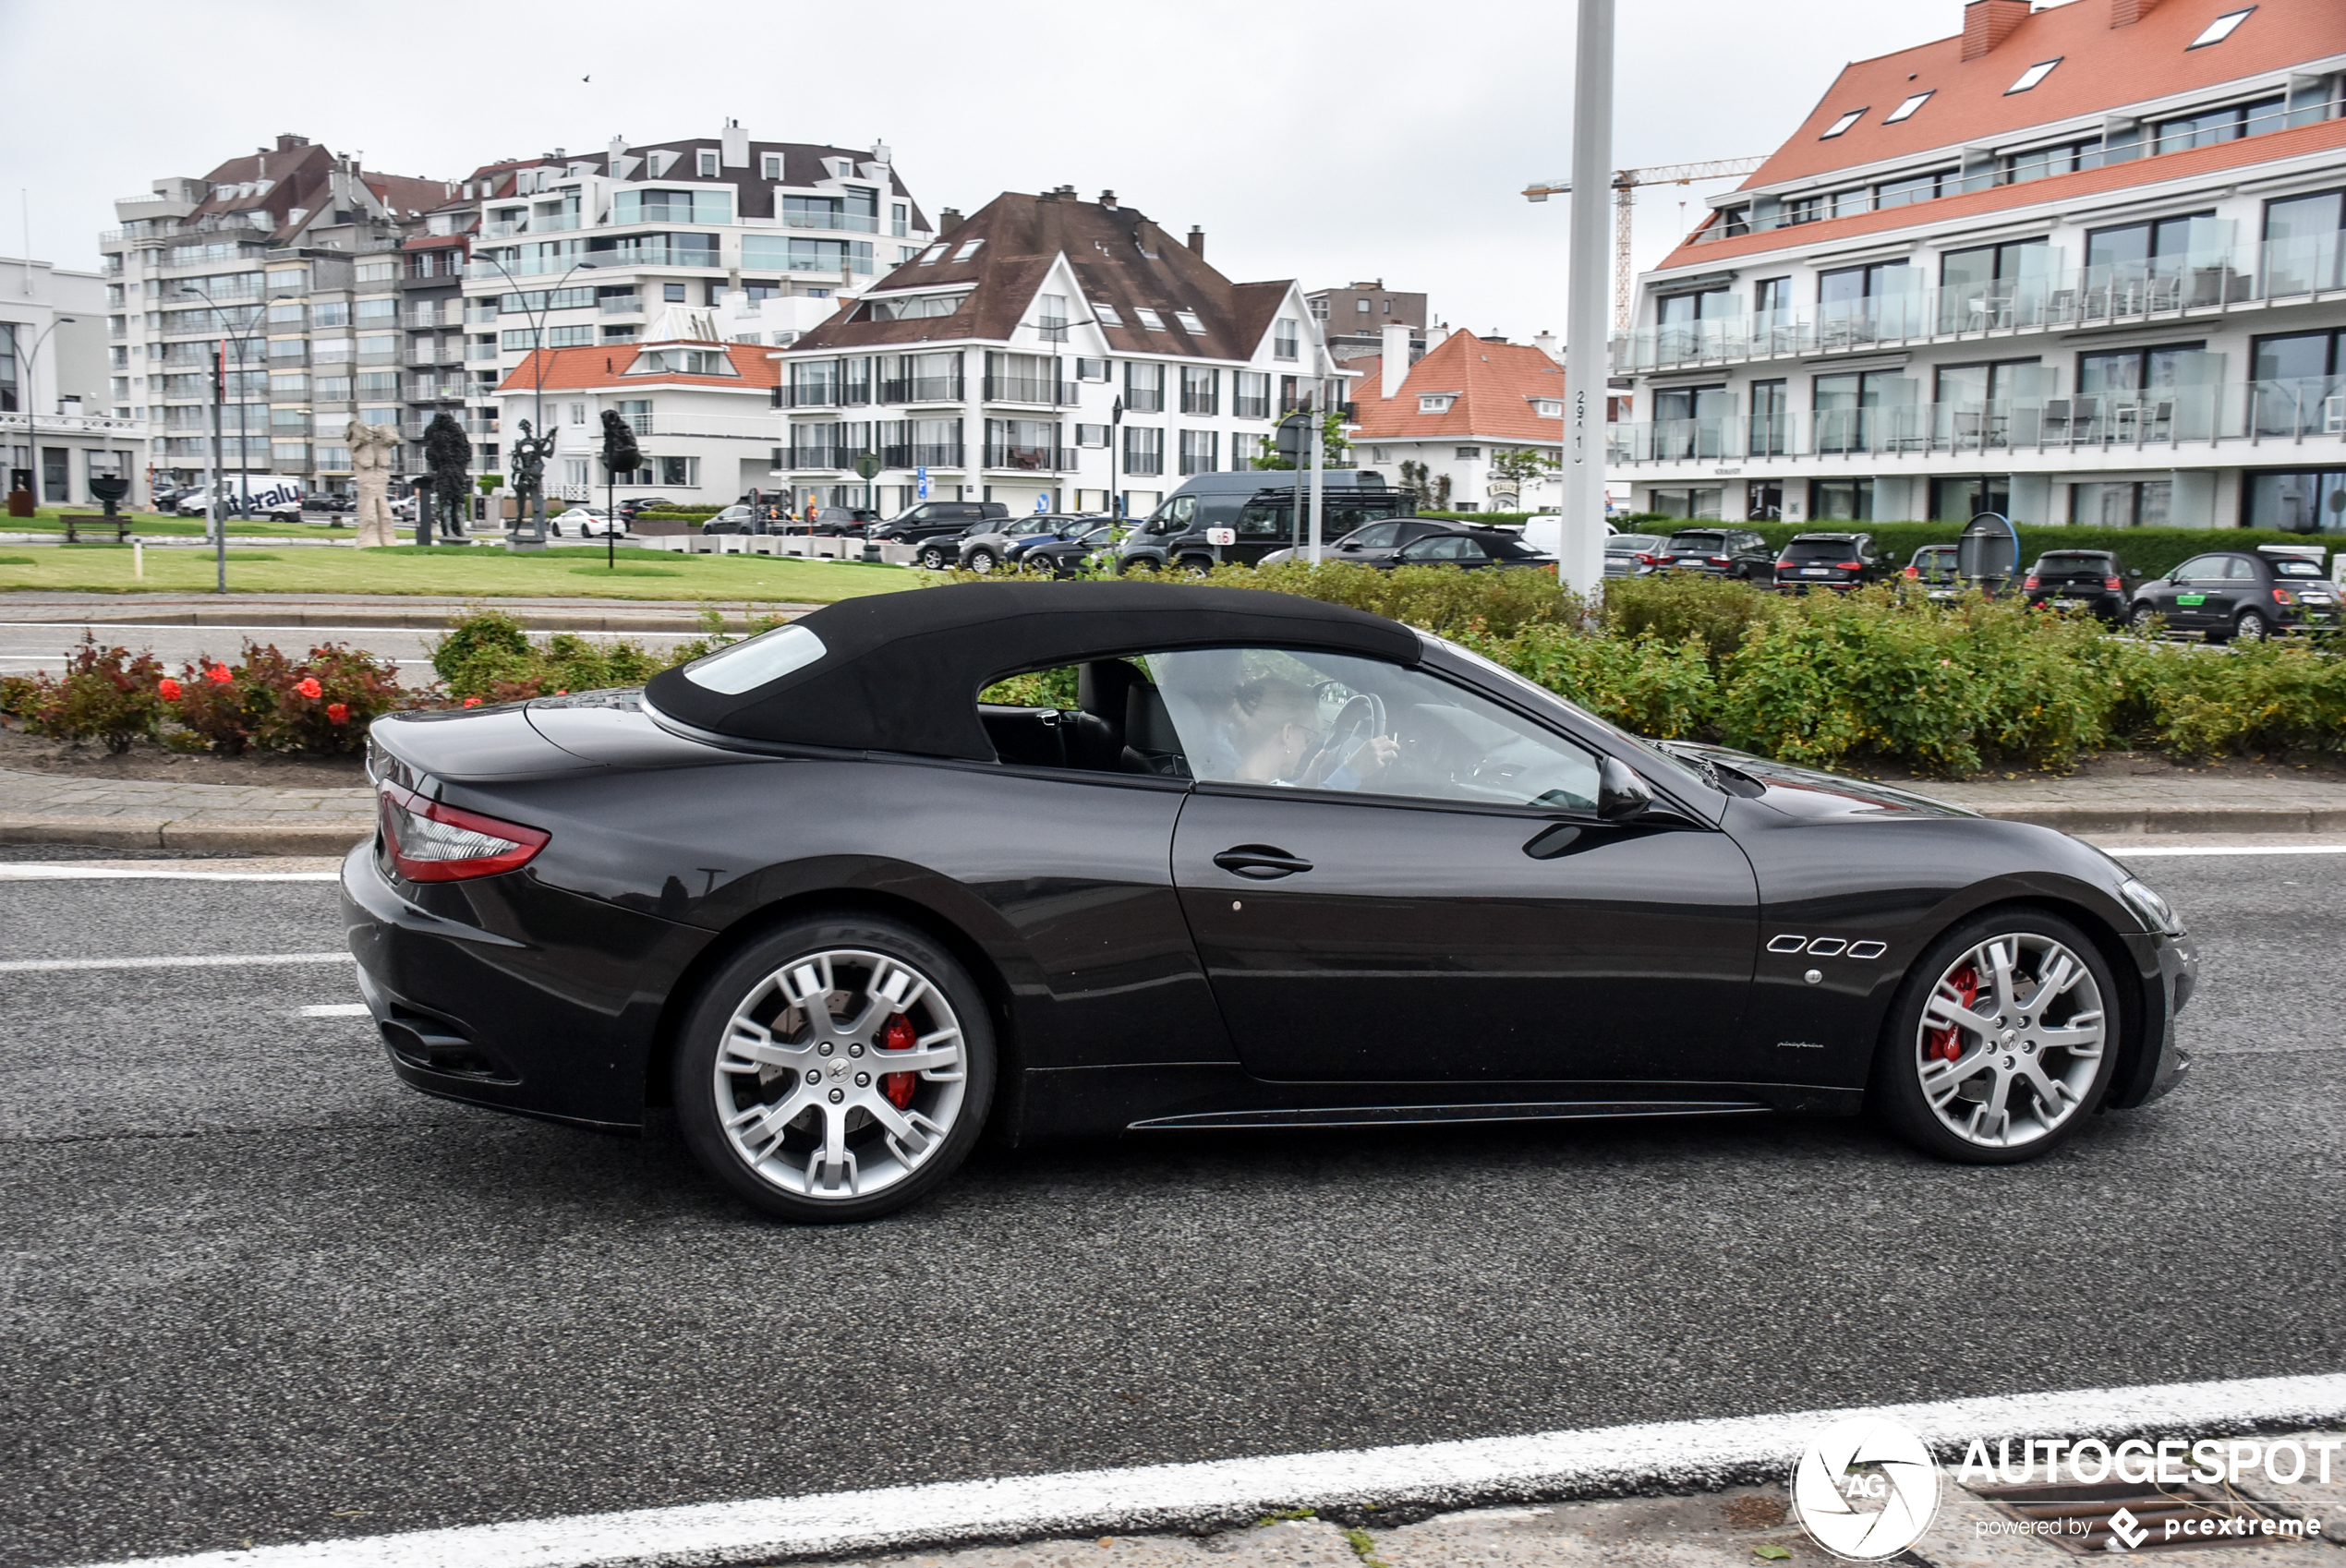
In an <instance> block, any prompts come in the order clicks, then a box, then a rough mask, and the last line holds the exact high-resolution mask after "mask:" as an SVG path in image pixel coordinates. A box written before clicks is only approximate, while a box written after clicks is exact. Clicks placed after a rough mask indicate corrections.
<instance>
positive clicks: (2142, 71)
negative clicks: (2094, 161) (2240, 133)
mask: <svg viewBox="0 0 2346 1568" xmlns="http://www.w3.org/2000/svg"><path fill="white" fill-rule="evenodd" d="M2252 3H2254V4H2255V13H2254V14H2253V15H2251V16H2250V17H2249V18H2248V19H2247V20H2246V21H2244V22H2243V23H2241V24H2240V26H2239V27H2237V28H2235V29H2234V30H2232V33H2231V36H2230V37H2229V38H2227V39H2225V40H2224V41H2223V42H2221V43H2216V44H2210V45H2208V46H2207V47H2206V48H2203V49H2194V48H2192V47H2191V42H2192V40H2193V39H2195V38H2196V37H2198V36H2199V34H2200V32H2201V30H2204V29H2205V28H2206V27H2207V24H2208V23H2209V22H2211V21H2213V20H2215V19H2216V18H2218V17H2219V16H2222V15H2224V14H2226V13H2227V12H2231V11H2237V10H2241V9H2243V7H2245V6H2248V5H2250V4H2252ZM2127 8H2128V9H2129V10H2132V9H2133V8H2134V7H2133V6H2128V7H2127ZM2113 14H2114V13H2113V0H2070V3H2069V4H2067V5H2065V6H2052V7H2050V8H2049V9H2046V10H2041V11H2038V12H2036V13H2035V14H2034V15H2032V16H2029V17H2027V18H2025V19H2024V20H2023V21H2022V22H2021V23H2020V25H2019V26H2018V27H2016V28H2014V29H2013V31H2012V32H2011V33H2010V34H2009V35H2008V36H2007V37H2006V38H2005V39H2004V40H2003V41H2002V42H2000V43H1998V44H1997V45H1996V46H1995V47H1994V48H1993V49H1991V50H1989V52H1988V53H1986V54H1982V55H1980V56H1979V57H1978V58H1977V59H1974V60H1965V58H1964V57H1963V35H1962V34H1960V33H1958V34H1956V35H1954V36H1953V37H1951V38H1941V39H1939V40H1936V41H1935V42H1929V43H1923V44H1917V46H1916V47H1914V48H1912V49H1902V50H1900V51H1898V52H1897V53H1896V54H1884V55H1881V56H1880V57H1879V58H1877V59H1872V60H1859V61H1857V62H1856V63H1855V64H1854V65H1850V66H1844V67H1843V68H1842V72H1841V75H1840V77H1839V78H1836V79H1835V80H1834V82H1833V84H1832V88H1831V90H1828V91H1827V92H1826V93H1825V95H1824V97H1823V98H1821V99H1820V100H1818V103H1817V106H1816V108H1814V109H1813V110H1811V111H1809V114H1808V119H1807V120H1806V121H1804V122H1803V123H1802V124H1801V127H1800V128H1799V129H1798V130H1796V131H1795V132H1793V133H1792V136H1791V138H1790V139H1788V140H1787V141H1785V143H1784V145H1783V146H1782V147H1780V148H1778V149H1776V151H1775V153H1774V155H1773V156H1772V157H1770V158H1769V160H1768V161H1767V163H1764V164H1762V165H1761V166H1760V171H1759V173H1757V174H1755V175H1752V176H1751V178H1750V180H1749V181H1747V184H1748V185H1749V186H1752V187H1762V186H1771V185H1776V184H1780V183H1782V182H1784V181H1786V180H1794V179H1801V178H1804V177H1807V176H1808V175H1821V174H1826V173H1829V172H1831V171H1832V170H1834V169H1846V168H1854V167H1856V166H1858V165H1860V164H1871V163H1880V162H1881V161H1882V160H1884V159H1892V158H1905V157H1910V156H1913V155H1916V154H1918V153H1924V152H1929V151H1934V150H1936V149H1940V148H1947V149H1953V148H1955V147H1959V146H1963V145H1965V144H1977V143H1981V142H1990V141H1997V140H2001V139H2008V138H2013V137H2015V136H2017V135H2019V134H2020V133H2023V132H2026V131H2027V130H2028V129H2029V128H2030V127H2036V126H2042V125H2049V124H2051V123H2053V122H2055V121H2060V120H2067V119H2073V118H2075V117H2076V116H2079V115H2099V114H2103V113H2106V112H2108V111H2110V110H2114V109H2118V108H2121V107H2123V106H2124V105H2126V104H2129V103H2146V102H2147V101H2150V100H2153V99H2159V98H2164V97H2167V96H2168V95H2170V94H2171V93H2179V92H2188V91H2191V90H2194V89H2196V88H2208V87H2216V86H2219V85H2220V84H2222V83H2225V82H2229V81H2237V80H2240V79H2242V78H2249V77H2258V76H2270V75H2272V74H2274V73H2276V72H2279V71H2285V70H2288V69H2290V68H2291V67H2292V66H2298V65H2301V64H2303V63H2304V62H2305V61H2308V60H2317V59H2320V58H2322V57H2323V56H2325V55H2328V54H2340V53H2341V52H2346V6H2341V5H2340V4H2339V3H2338V0H2159V3H2158V6H2157V8H2156V9H2155V10H2152V11H2151V13H2150V15H2148V16H2147V17H2145V18H2143V19H2142V20H2140V21H2137V22H2131V23H2129V24H2127V25H2126V26H2123V27H2112V26H2111V25H2110V20H2111V18H2112V16H2113ZM2053 59H2058V60H2060V61H2061V64H2060V65H2059V66H2056V67H2055V68H2054V70H2053V71H2052V74H2051V75H2050V76H2048V77H2046V78H2044V80H2043V81H2041V82H2039V83H2038V85H2037V86H2035V87H2033V88H2031V89H2029V90H2027V91H2026V92H2008V91H2007V90H2008V89H2009V88H2011V86H2012V84H2013V82H2014V81H2016V80H2018V79H2019V78H2020V74H2021V73H2022V72H2023V71H2025V70H2026V69H2027V68H2028V67H2029V66H2032V65H2036V64H2038V62H2040V61H2045V60H2053ZM1917 92H1929V93H1930V94H1931V97H1930V99H1929V102H1928V103H1924V104H1923V106H1922V107H1921V108H1919V109H1917V110H1916V111H1915V113H1914V114H1913V115H1910V116H1909V117H1908V118H1906V119H1905V120H1902V121H1900V122H1899V123H1898V124H1896V125H1894V126H1893V125H1884V124H1883V123H1882V119H1883V116H1885V115H1888V114H1890V113H1891V111H1893V109H1895V108H1897V107H1898V105H1899V104H1900V103H1903V102H1905V100H1906V99H1908V98H1910V97H1912V96H1914V95H1915V94H1916V93H1917ZM1852 109H1864V110H1865V111H1866V115H1865V118H1863V119H1861V120H1859V121H1858V122H1857V123H1856V125H1854V126H1852V127H1850V128H1849V129H1848V130H1846V131H1844V132H1843V133H1842V134H1841V135H1839V136H1837V137H1834V138H1832V139H1831V140H1823V139H1820V138H1821V137H1822V134H1823V133H1824V132H1825V131H1826V130H1827V129H1829V128H1831V127H1832V123H1833V122H1834V121H1835V120H1837V119H1839V118H1840V117H1841V116H1842V115H1844V114H1847V113H1848V112H1849V111H1850V110H1852Z"/></svg>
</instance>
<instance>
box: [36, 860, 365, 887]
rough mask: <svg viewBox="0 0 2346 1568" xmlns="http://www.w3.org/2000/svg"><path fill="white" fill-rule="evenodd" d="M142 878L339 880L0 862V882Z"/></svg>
mask: <svg viewBox="0 0 2346 1568" xmlns="http://www.w3.org/2000/svg"><path fill="white" fill-rule="evenodd" d="M132 878H144V879H151V880H156V881H163V882H339V881H341V880H342V873H340V872H338V871H153V870H150V869H148V868H146V867H144V866H135V867H128V868H117V867H114V866H109V865H106V864H105V863H104V862H97V863H94V864H91V865H86V866H85V865H79V864H76V863H74V862H64V863H62V864H59V863H40V862H31V861H27V862H22V863H20V864H16V865H0V882H83V881H91V882H95V881H127V880H129V879H132Z"/></svg>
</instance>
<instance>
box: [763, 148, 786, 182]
mask: <svg viewBox="0 0 2346 1568" xmlns="http://www.w3.org/2000/svg"><path fill="white" fill-rule="evenodd" d="M764 162H765V164H766V177H767V178H768V179H769V180H776V181H779V180H780V178H781V177H782V155H781V154H780V153H779V152H768V154H766V157H765V160H764Z"/></svg>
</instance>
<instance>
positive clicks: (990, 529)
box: [954, 512, 1093, 572]
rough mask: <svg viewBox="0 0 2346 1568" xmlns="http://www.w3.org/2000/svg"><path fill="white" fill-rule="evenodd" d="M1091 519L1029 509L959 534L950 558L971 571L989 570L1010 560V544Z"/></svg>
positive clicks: (1061, 533)
mask: <svg viewBox="0 0 2346 1568" xmlns="http://www.w3.org/2000/svg"><path fill="white" fill-rule="evenodd" d="M1092 522H1093V519H1091V518H1090V517H1088V516H1084V515H1081V514H1077V513H1058V512H1037V513H1029V514H1028V515H1026V516H1023V517H1017V518H1013V519H1011V520H1010V521H1009V522H1006V523H996V524H993V525H990V526H987V527H986V528H982V529H978V530H976V531H974V532H972V533H968V534H964V535H962V536H961V549H960V551H959V553H958V554H957V555H956V556H955V557H954V561H955V563H956V564H957V565H960V566H961V567H962V568H964V569H966V570H968V571H971V572H991V571H993V570H994V569H995V568H996V567H998V566H1002V565H1006V564H1008V563H1009V562H1010V555H1011V547H1012V546H1013V545H1016V544H1019V543H1022V542H1024V543H1033V542H1035V541H1039V540H1042V539H1046V538H1052V539H1057V538H1065V537H1068V536H1069V535H1070V534H1076V533H1081V532H1082V531H1084V530H1085V529H1087V528H1089V527H1090V526H1091V525H1092Z"/></svg>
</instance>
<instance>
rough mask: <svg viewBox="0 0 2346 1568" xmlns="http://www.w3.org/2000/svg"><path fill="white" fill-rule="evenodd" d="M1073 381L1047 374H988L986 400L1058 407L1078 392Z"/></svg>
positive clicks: (1066, 402) (1071, 400) (1074, 397)
mask: <svg viewBox="0 0 2346 1568" xmlns="http://www.w3.org/2000/svg"><path fill="white" fill-rule="evenodd" d="M1079 390H1080V389H1079V388H1078V387H1077V386H1076V384H1075V383H1074V382H1073V381H1059V380H1053V379H1052V378H1050V377H1048V376H988V377H986V402H988V403H1040V404H1049V405H1050V406H1052V407H1058V405H1060V404H1068V403H1073V402H1074V401H1075V399H1076V396H1077V394H1078V392H1079Z"/></svg>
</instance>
